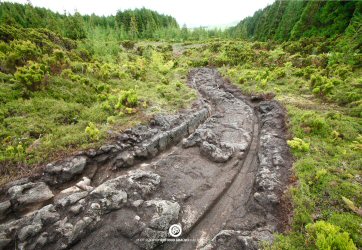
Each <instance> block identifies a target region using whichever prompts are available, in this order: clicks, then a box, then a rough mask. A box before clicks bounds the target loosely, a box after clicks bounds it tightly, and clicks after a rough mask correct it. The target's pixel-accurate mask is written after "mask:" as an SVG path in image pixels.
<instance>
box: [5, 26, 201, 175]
mask: <svg viewBox="0 0 362 250" xmlns="http://www.w3.org/2000/svg"><path fill="white" fill-rule="evenodd" d="M93 35H94V37H93V38H92V39H90V40H84V41H78V42H74V41H71V40H68V39H66V38H62V37H61V36H59V35H56V34H55V33H52V32H51V31H48V30H46V29H33V28H31V29H27V28H15V27H13V26H0V36H1V37H2V38H3V40H2V41H1V42H0V103H1V106H0V141H1V142H2V144H1V146H0V163H1V164H2V165H4V166H9V167H4V168H2V170H1V171H2V172H1V173H2V174H3V176H4V177H5V178H6V177H7V176H10V175H14V171H13V170H12V168H13V167H14V166H15V165H19V164H26V165H32V164H37V163H40V162H44V161H47V160H48V159H49V158H51V157H52V156H53V155H54V154H58V153H59V152H60V151H62V150H69V149H76V148H81V147H89V146H91V145H92V143H101V142H102V140H104V139H105V138H106V131H107V129H106V128H108V129H110V128H112V127H125V126H129V125H131V124H133V123H134V122H137V121H142V120H144V119H146V118H147V116H145V115H144V114H142V113H143V112H145V113H148V114H152V113H154V112H159V111H162V110H163V111H164V110H168V111H174V110H177V109H178V108H180V107H185V106H186V105H187V104H189V103H190V101H191V100H192V99H193V98H194V97H195V95H194V94H193V92H192V91H190V90H189V88H188V87H186V86H185V85H184V83H183V81H181V79H180V77H181V76H183V75H185V74H186V71H180V70H179V69H178V68H177V67H176V65H175V63H174V61H173V60H172V54H171V52H170V50H169V47H167V46H164V47H165V48H163V47H162V48H161V47H160V46H158V47H155V46H148V49H147V50H148V53H149V55H150V56H143V55H142V53H141V54H138V53H135V49H136V47H133V46H132V48H131V47H129V50H123V49H122V48H121V47H120V46H119V45H117V46H115V47H114V48H112V50H111V52H110V54H107V53H108V52H107V53H106V54H104V50H103V48H102V47H101V46H99V45H98V43H99V42H101V43H102V40H103V39H104V40H105V39H109V37H108V36H107V35H106V33H102V32H99V33H96V35H97V36H95V34H93ZM114 42H115V43H117V42H116V41H114ZM132 43H133V42H132ZM166 47H167V48H166ZM85 48H88V49H85ZM159 51H164V52H159ZM176 70H177V71H178V73H177V74H175V71H176ZM180 72H181V73H180ZM160 86H163V91H162V94H159V92H158V91H157V89H159V88H160ZM23 169H24V170H27V169H26V168H23ZM17 174H21V172H19V173H17ZM3 180H4V179H2V180H1V181H3Z"/></svg>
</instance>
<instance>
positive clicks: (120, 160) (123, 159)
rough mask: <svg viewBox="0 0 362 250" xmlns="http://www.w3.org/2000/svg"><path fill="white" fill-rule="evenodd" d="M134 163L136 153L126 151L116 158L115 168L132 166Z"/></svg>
mask: <svg viewBox="0 0 362 250" xmlns="http://www.w3.org/2000/svg"><path fill="white" fill-rule="evenodd" d="M133 164H134V153H133V152H130V151H124V152H121V153H120V154H118V155H117V156H116V158H115V160H114V163H113V167H114V168H124V167H131V166H133Z"/></svg>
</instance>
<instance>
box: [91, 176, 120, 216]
mask: <svg viewBox="0 0 362 250" xmlns="http://www.w3.org/2000/svg"><path fill="white" fill-rule="evenodd" d="M118 180H119V178H116V179H113V180H110V181H106V182H105V183H103V184H101V185H99V186H98V187H96V188H95V189H94V190H93V191H92V192H91V195H92V197H94V198H97V199H99V200H100V202H101V204H102V205H103V206H104V207H105V209H118V208H120V207H121V206H122V205H123V204H124V203H126V202H127V193H126V192H125V191H124V190H122V189H121V188H122V187H121V186H120V184H121V183H120V182H118Z"/></svg>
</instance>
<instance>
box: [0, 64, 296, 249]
mask: <svg viewBox="0 0 362 250" xmlns="http://www.w3.org/2000/svg"><path fill="white" fill-rule="evenodd" d="M189 84H190V85H191V86H192V87H193V88H195V89H196V90H197V91H198V93H199V101H198V102H197V103H195V104H194V106H193V108H192V109H191V110H186V111H183V112H181V113H180V114H178V115H161V116H157V117H155V119H154V120H153V121H151V123H150V125H149V126H139V127H137V128H134V129H131V130H128V131H125V133H123V134H120V135H119V136H118V139H117V140H116V142H115V143H113V144H109V145H105V146H104V147H102V148H100V149H99V150H93V151H92V150H91V151H87V152H82V153H80V154H79V155H77V156H74V157H72V158H69V159H66V160H64V161H62V162H55V163H52V164H49V165H47V166H46V167H45V171H44V173H43V174H42V175H40V176H36V177H33V178H26V179H23V180H19V181H17V182H14V183H10V184H8V185H7V186H6V187H5V188H3V190H2V203H0V213H1V215H2V224H1V225H0V249H1V248H2V249H14V248H15V249H16V248H23V249H258V244H259V243H260V241H272V240H273V233H274V232H277V231H280V230H282V228H283V223H284V222H285V219H286V214H285V210H284V201H283V191H284V190H285V189H286V186H287V184H288V178H289V174H290V168H291V156H290V153H289V150H288V146H287V144H286V138H285V135H286V127H285V116H284V110H283V108H282V107H281V106H280V105H279V104H278V103H277V102H276V101H268V100H266V101H265V100H261V99H260V100H257V99H258V98H254V102H251V101H250V100H249V98H247V97H245V96H243V95H242V94H241V92H240V91H239V90H238V89H237V88H235V87H233V86H232V85H230V84H229V83H228V82H227V81H225V79H223V78H222V77H221V76H220V74H219V73H218V72H217V70H215V69H209V68H201V69H195V70H192V71H191V72H190V75H189ZM29 197H30V198H29ZM174 224H178V225H180V227H181V228H182V233H181V235H180V236H179V237H172V236H171V235H170V232H169V228H170V226H171V225H174ZM176 239H177V240H178V241H177V242H175V240H176Z"/></svg>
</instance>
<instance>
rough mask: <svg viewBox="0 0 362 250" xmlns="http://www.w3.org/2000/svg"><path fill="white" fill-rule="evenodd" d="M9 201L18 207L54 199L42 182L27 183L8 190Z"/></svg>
mask: <svg viewBox="0 0 362 250" xmlns="http://www.w3.org/2000/svg"><path fill="white" fill-rule="evenodd" d="M8 194H9V196H10V199H11V200H13V201H14V202H16V203H17V204H18V205H20V206H22V205H29V204H33V203H39V202H44V201H47V200H49V199H51V198H53V197H54V195H53V193H52V191H51V190H50V189H49V187H48V186H47V185H46V184H45V183H44V182H36V183H33V182H28V183H26V184H23V185H19V186H13V187H11V188H9V190H8Z"/></svg>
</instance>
